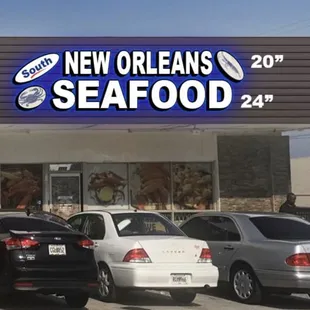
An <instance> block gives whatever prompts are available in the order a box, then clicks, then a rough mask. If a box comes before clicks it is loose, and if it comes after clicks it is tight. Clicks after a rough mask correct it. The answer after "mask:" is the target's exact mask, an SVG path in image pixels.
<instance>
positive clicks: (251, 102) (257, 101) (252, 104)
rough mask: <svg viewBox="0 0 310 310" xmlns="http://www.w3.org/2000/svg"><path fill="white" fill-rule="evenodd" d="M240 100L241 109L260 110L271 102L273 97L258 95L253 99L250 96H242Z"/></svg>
mask: <svg viewBox="0 0 310 310" xmlns="http://www.w3.org/2000/svg"><path fill="white" fill-rule="evenodd" d="M241 100H242V101H243V103H242V104H241V109H252V108H262V107H263V106H264V105H265V103H267V102H272V101H273V95H258V96H256V97H254V98H253V97H252V96H251V95H243V96H242V97H241Z"/></svg>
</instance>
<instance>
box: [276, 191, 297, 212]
mask: <svg viewBox="0 0 310 310" xmlns="http://www.w3.org/2000/svg"><path fill="white" fill-rule="evenodd" d="M295 202H296V195H295V194H293V193H288V194H287V195H286V201H285V202H284V203H283V204H282V206H281V207H280V210H279V212H281V213H292V211H294V210H295V208H296V204H295Z"/></svg>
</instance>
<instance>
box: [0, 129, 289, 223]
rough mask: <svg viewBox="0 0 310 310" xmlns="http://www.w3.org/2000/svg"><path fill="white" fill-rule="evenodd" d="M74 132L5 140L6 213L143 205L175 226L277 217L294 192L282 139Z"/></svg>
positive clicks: (1, 137)
mask: <svg viewBox="0 0 310 310" xmlns="http://www.w3.org/2000/svg"><path fill="white" fill-rule="evenodd" d="M40 127H41V129H40ZM69 127H71V129H66V130H64V129H63V128H60V129H59V130H56V129H53V130H47V129H45V130H44V126H43V125H41V126H39V125H38V126H34V125H32V127H31V128H32V130H12V129H10V128H9V127H8V129H7V130H4V131H3V132H2V134H0V142H1V143H2V145H3V148H2V151H1V158H0V163H1V167H0V170H1V208H2V209H11V210H12V209H16V208H17V209H24V208H26V207H29V206H33V207H34V206H35V207H37V208H42V209H43V210H46V211H52V212H54V213H56V214H59V215H61V216H63V217H67V216H69V215H70V214H73V213H75V212H78V211H81V210H90V209H109V208H114V209H115V208H117V209H123V208H125V209H127V208H133V209H134V208H137V209H143V210H153V211H158V212H161V213H164V214H165V215H166V216H168V217H169V218H171V219H173V220H174V221H177V222H178V221H182V220H183V219H184V218H186V217H187V216H189V215H190V214H192V213H193V212H201V211H203V210H225V211H226V210H265V211H277V209H278V208H279V205H280V203H281V202H282V201H283V199H284V197H285V195H286V193H287V192H288V190H289V189H290V161H289V142H288V137H285V136H281V135H280V134H279V133H277V134H273V133H271V132H267V133H266V132H264V133H258V134H253V133H251V134H249V133H248V134H244V133H242V132H237V133H235V134H234V133H231V132H230V134H229V135H228V133H229V131H226V132H222V133H219V132H216V131H210V132H200V133H197V132H194V133H193V132H191V131H181V132H180V131H169V130H168V131H164V132H162V131H156V130H153V131H150V132H148V131H147V130H144V131H143V130H142V131H141V130H140V131H134V130H112V131H108V130H100V129H97V130H89V129H85V126H84V127H83V126H80V127H78V128H74V129H73V128H72V127H73V125H71V126H69ZM29 128H30V127H29Z"/></svg>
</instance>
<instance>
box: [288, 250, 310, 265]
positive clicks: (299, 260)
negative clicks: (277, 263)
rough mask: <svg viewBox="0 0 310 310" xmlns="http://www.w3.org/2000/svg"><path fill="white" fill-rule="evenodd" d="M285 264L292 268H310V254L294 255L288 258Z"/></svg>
mask: <svg viewBox="0 0 310 310" xmlns="http://www.w3.org/2000/svg"><path fill="white" fill-rule="evenodd" d="M285 262H286V263H287V264H288V265H289V266H292V267H310V254H308V253H300V254H294V255H291V256H290V257H288V258H287V259H286V261H285Z"/></svg>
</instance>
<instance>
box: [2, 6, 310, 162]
mask: <svg viewBox="0 0 310 310" xmlns="http://www.w3.org/2000/svg"><path fill="white" fill-rule="evenodd" d="M309 12H310V0H259V1H253V0H234V1H230V0H192V1H190V0H88V1H85V0H52V1H49V0H45V1H42V0H26V1H22V0H2V1H1V10H0V36H88V37H89V36H226V37H230V36H249V37H251V36H309V35H310V15H309ZM298 135H301V136H300V137H297V136H296V135H295V136H294V137H293V138H292V139H291V156H292V157H302V156H309V157H310V131H308V132H303V133H298Z"/></svg>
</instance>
